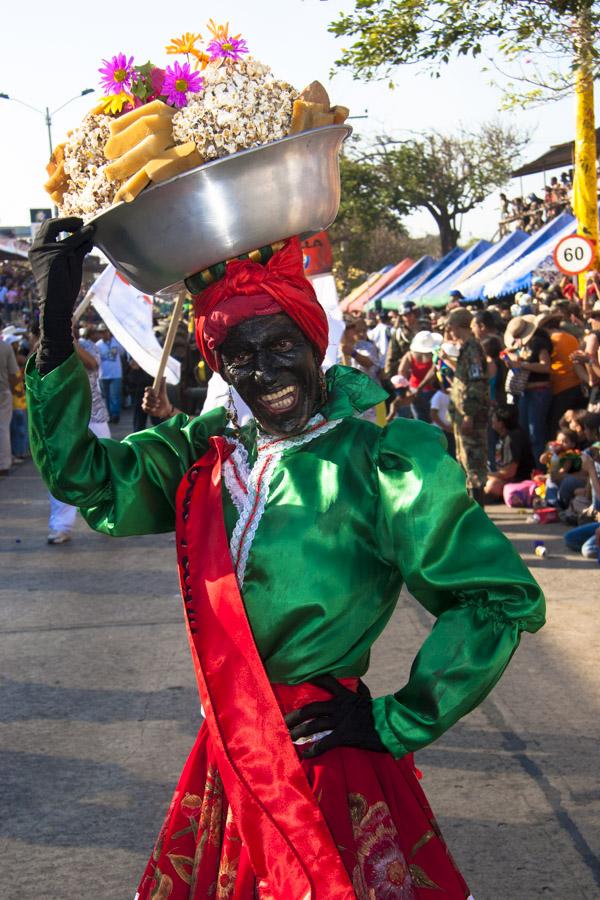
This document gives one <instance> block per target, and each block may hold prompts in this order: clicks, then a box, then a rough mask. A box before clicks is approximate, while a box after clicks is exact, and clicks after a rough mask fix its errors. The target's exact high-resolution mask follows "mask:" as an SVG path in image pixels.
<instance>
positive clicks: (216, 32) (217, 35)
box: [206, 19, 241, 41]
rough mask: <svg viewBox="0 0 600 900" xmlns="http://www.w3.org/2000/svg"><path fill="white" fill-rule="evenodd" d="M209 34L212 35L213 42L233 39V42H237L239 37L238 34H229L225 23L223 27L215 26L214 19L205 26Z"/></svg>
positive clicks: (227, 23) (227, 25)
mask: <svg viewBox="0 0 600 900" xmlns="http://www.w3.org/2000/svg"><path fill="white" fill-rule="evenodd" d="M206 27H207V28H208V30H209V31H210V33H211V34H212V36H213V38H214V40H215V41H218V40H223V39H224V38H227V37H229V38H231V37H232V38H233V39H234V40H236V41H237V40H238V38H239V37H240V36H241V35H239V34H233V35H231V34H229V22H225V24H224V25H217V24H216V22H215V21H214V19H211V20H210V21H209V23H208V25H207V26H206Z"/></svg>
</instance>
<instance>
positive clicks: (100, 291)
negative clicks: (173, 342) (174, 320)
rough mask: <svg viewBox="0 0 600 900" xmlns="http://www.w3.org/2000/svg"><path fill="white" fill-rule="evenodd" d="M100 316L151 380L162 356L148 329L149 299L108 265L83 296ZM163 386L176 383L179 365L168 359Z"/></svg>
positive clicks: (149, 327) (150, 315)
mask: <svg viewBox="0 0 600 900" xmlns="http://www.w3.org/2000/svg"><path fill="white" fill-rule="evenodd" d="M85 299H86V300H90V301H91V303H92V304H93V305H94V307H95V308H96V310H97V311H98V312H99V313H100V315H101V317H102V319H103V321H104V322H105V323H106V327H107V328H108V329H109V331H110V332H111V333H112V334H114V336H115V338H116V339H117V341H118V342H119V343H120V344H121V346H122V347H124V348H125V350H126V351H127V353H129V355H130V356H131V357H133V359H134V360H135V361H136V363H137V364H138V366H140V368H142V369H143V370H144V371H145V372H148V374H149V375H152V377H154V376H155V375H156V373H157V372H158V364H159V362H160V358H161V356H162V347H161V346H160V344H159V343H158V341H157V339H156V336H155V334H154V331H153V328H152V297H149V296H148V294H142V293H141V292H140V291H138V290H137V288H134V287H133V285H131V284H129V283H128V282H127V281H125V279H124V278H123V277H122V276H121V275H119V273H118V272H117V271H116V269H115V267H114V266H111V265H108V266H107V267H106V269H105V270H104V272H103V273H102V275H100V277H99V278H97V279H96V281H95V282H94V283H93V285H92V286H91V288H90V289H89V291H88V292H87V294H86V297H85ZM165 376H166V379H167V384H179V379H180V376H181V366H180V364H179V363H178V362H177V360H176V359H173V357H172V356H169V359H168V361H167V367H166V369H165Z"/></svg>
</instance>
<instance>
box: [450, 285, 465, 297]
mask: <svg viewBox="0 0 600 900" xmlns="http://www.w3.org/2000/svg"><path fill="white" fill-rule="evenodd" d="M448 296H450V297H453V298H454V299H455V300H464V297H463V295H462V294H461V292H460V291H457V290H456V288H455V289H454V290H453V291H449V292H448Z"/></svg>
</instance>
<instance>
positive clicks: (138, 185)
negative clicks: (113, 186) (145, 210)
mask: <svg viewBox="0 0 600 900" xmlns="http://www.w3.org/2000/svg"><path fill="white" fill-rule="evenodd" d="M148 184H150V178H149V177H148V175H147V174H146V171H145V169H140V171H139V172H136V173H135V175H132V176H131V178H129V179H128V180H127V181H126V182H125V184H122V185H121V187H120V188H119V190H118V191H117V193H116V194H115V199H114V202H115V203H118V202H119V201H120V200H124V201H125V203H131V201H132V200H135V198H136V197H137V195H138V194H140V193H141V192H142V191H143V190H144V188H145V187H146V185H148Z"/></svg>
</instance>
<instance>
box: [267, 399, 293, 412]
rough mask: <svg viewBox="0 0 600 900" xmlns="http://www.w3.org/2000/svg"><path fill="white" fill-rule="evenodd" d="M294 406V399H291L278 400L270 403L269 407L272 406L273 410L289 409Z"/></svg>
mask: <svg viewBox="0 0 600 900" xmlns="http://www.w3.org/2000/svg"><path fill="white" fill-rule="evenodd" d="M293 405H294V398H293V397H290V398H289V399H287V400H277V401H275V402H274V403H270V404H269V406H272V407H273V409H289V407H290V406H293Z"/></svg>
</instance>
